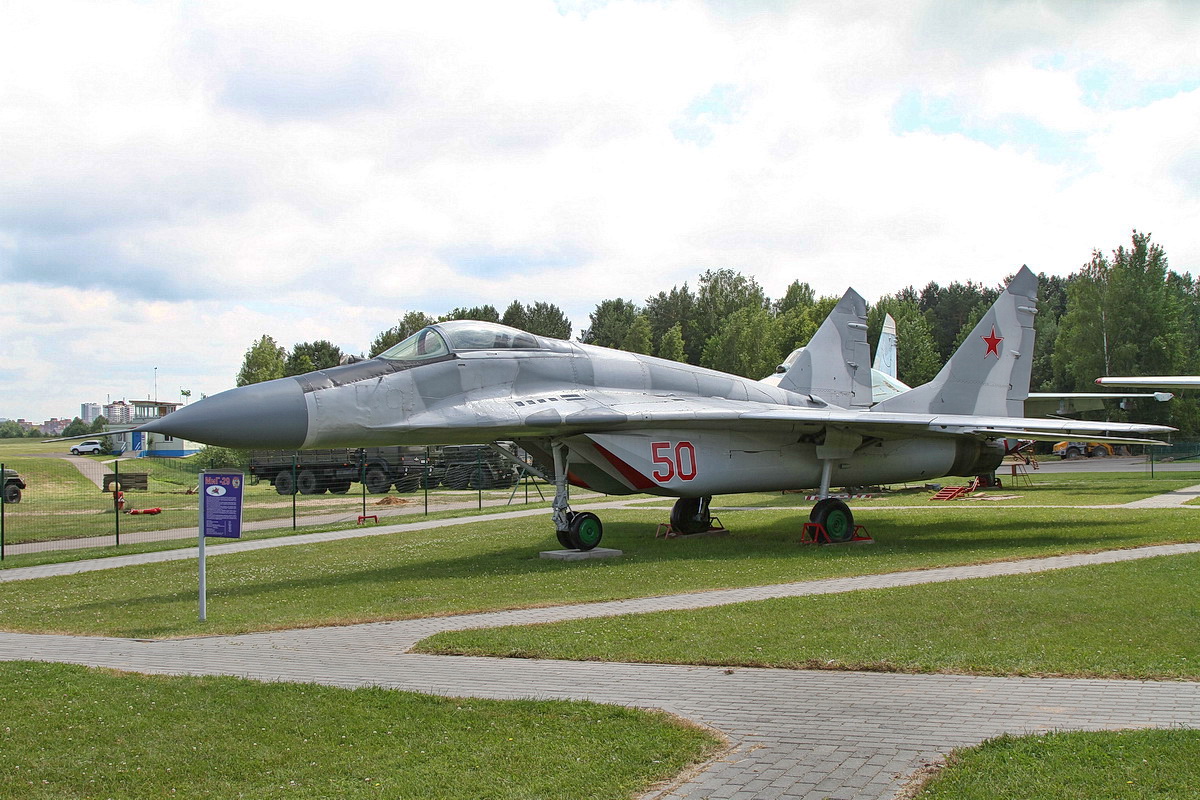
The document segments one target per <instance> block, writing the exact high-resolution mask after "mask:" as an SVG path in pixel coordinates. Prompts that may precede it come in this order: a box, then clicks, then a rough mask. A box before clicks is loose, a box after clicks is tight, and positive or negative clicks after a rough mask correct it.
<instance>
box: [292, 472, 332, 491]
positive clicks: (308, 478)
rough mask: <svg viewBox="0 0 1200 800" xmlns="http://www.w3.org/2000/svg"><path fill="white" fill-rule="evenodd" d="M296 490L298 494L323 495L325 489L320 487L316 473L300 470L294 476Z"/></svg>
mask: <svg viewBox="0 0 1200 800" xmlns="http://www.w3.org/2000/svg"><path fill="white" fill-rule="evenodd" d="M296 489H298V490H299V491H300V494H324V492H325V487H324V486H322V485H321V481H320V479H319V478H318V477H317V473H315V472H313V471H312V470H311V469H302V470H300V474H299V475H297V476H296Z"/></svg>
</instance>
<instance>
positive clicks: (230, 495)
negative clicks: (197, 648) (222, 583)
mask: <svg viewBox="0 0 1200 800" xmlns="http://www.w3.org/2000/svg"><path fill="white" fill-rule="evenodd" d="M245 477H246V476H245V475H243V474H242V473H241V472H238V471H237V470H227V469H206V470H202V471H201V472H200V545H199V547H200V621H201V622H204V621H205V619H206V618H207V612H208V609H207V604H208V600H207V594H208V587H207V580H206V573H207V565H206V563H205V558H204V540H205V538H206V537H209V536H217V537H220V538H222V539H238V538H241V535H242V487H243V486H244V485H245Z"/></svg>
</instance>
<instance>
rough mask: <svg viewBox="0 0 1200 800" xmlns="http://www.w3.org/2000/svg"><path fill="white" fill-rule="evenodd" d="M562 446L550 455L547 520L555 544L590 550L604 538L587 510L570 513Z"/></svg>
mask: <svg viewBox="0 0 1200 800" xmlns="http://www.w3.org/2000/svg"><path fill="white" fill-rule="evenodd" d="M565 450H566V447H565V446H564V445H562V444H560V443H557V442H556V443H555V444H554V446H553V449H552V452H553V454H554V502H553V503H552V504H551V508H552V509H553V511H552V513H551V517H552V518H553V519H554V535H555V536H556V537H557V538H558V543H559V544H560V545H562V546H563V548H565V549H567V550H591V549H593V548H595V547H596V545H598V544H600V540H601V539H602V538H604V525H603V524H602V523H601V522H600V518H599V517H597V516H596V515H595V514H593V513H591V512H590V511H572V510H571V503H570V495H569V492H570V488H569V485H568V484H567V469H566V461H567V459H566V452H565Z"/></svg>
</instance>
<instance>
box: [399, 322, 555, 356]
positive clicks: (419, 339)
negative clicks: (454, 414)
mask: <svg viewBox="0 0 1200 800" xmlns="http://www.w3.org/2000/svg"><path fill="white" fill-rule="evenodd" d="M544 349H546V348H545V347H544V346H543V342H542V341H541V340H540V339H539V338H538V337H536V336H534V335H533V334H532V333H526V332H525V331H519V330H517V329H516V328H509V327H508V326H506V325H497V324H496V323H494V322H478V321H475V320H452V321H450V322H439V323H437V324H436V325H430V326H428V327H425V328H422V329H421V330H419V331H417V332H416V333H414V334H413V335H412V336H409V337H408V338H407V339H405V340H404V341H402V342H400V343H399V344H397V345H394V346H392V347H390V348H388V349H387V350H385V351H383V352H382V353H380V354H379V355H378V356H377V358H384V359H387V360H388V361H425V360H427V359H431V358H438V357H441V356H447V355H450V354H451V353H461V352H464V351H469V350H544Z"/></svg>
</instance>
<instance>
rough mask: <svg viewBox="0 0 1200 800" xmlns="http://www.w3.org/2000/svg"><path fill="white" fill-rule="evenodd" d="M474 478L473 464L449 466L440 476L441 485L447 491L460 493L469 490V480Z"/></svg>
mask: <svg viewBox="0 0 1200 800" xmlns="http://www.w3.org/2000/svg"><path fill="white" fill-rule="evenodd" d="M473 477H475V465H474V464H451V465H449V466H447V467H446V474H445V475H443V476H442V485H444V486H445V487H446V488H447V489H454V490H456V491H462V490H464V489H469V488H471V479H472V478H473Z"/></svg>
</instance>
